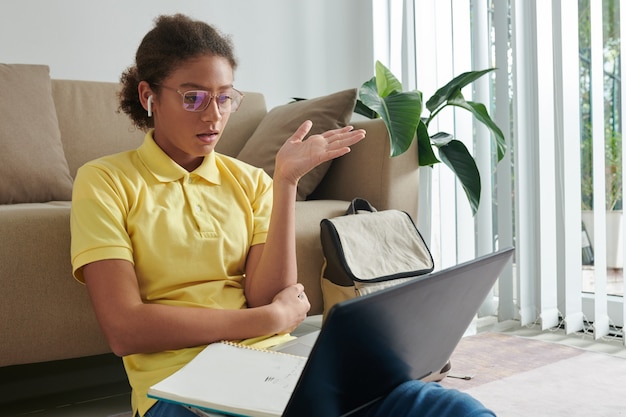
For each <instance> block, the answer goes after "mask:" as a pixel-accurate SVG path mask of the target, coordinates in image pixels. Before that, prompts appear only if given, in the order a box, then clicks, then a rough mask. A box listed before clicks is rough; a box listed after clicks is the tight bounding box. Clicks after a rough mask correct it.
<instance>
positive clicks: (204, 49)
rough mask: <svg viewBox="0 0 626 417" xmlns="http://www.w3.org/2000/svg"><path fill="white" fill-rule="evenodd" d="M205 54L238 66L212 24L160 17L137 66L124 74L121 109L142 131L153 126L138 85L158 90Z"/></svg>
mask: <svg viewBox="0 0 626 417" xmlns="http://www.w3.org/2000/svg"><path fill="white" fill-rule="evenodd" d="M202 55H214V56H219V57H223V58H226V59H227V60H228V62H229V63H230V65H231V67H232V68H233V70H235V68H236V67H237V60H236V58H235V56H234V52H233V45H232V42H231V40H230V38H229V37H226V36H224V35H222V34H221V33H220V32H219V31H218V30H216V29H215V28H214V27H212V26H211V25H209V24H207V23H205V22H202V21H198V20H192V19H190V18H189V17H187V16H185V15H182V14H175V15H172V16H159V17H157V18H156V19H155V26H154V28H153V29H152V30H151V31H150V32H148V33H147V34H146V36H144V38H143V40H142V41H141V44H140V45H139V48H138V49H137V53H136V55H135V65H133V66H131V67H129V68H127V69H126V70H125V71H124V72H123V73H122V76H121V78H120V81H121V83H122V90H121V91H120V92H119V100H120V107H119V110H121V111H123V112H124V113H126V114H127V115H128V116H129V117H130V118H131V120H132V121H133V123H134V124H135V126H137V127H138V128H139V129H142V130H147V129H150V128H152V127H154V122H153V120H152V118H150V117H148V115H147V113H146V111H145V109H144V108H143V106H142V105H141V102H140V101H139V92H138V89H137V88H138V86H139V82H140V81H146V82H148V83H149V84H150V85H151V86H153V88H155V89H156V90H157V91H158V84H159V83H161V81H163V80H164V79H165V78H167V77H168V76H169V75H170V74H171V73H172V72H173V71H175V70H176V69H177V68H178V67H179V66H180V65H182V64H183V63H184V62H185V61H187V60H189V59H192V58H196V57H199V56H202Z"/></svg>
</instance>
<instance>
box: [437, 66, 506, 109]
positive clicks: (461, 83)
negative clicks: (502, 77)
mask: <svg viewBox="0 0 626 417" xmlns="http://www.w3.org/2000/svg"><path fill="white" fill-rule="evenodd" d="M495 69H496V68H488V69H485V70H482V71H468V72H464V73H463V74H461V75H459V76H458V77H455V78H454V79H453V80H452V81H450V82H449V83H448V84H446V85H444V86H443V87H441V88H440V89H439V90H437V91H436V92H435V94H433V96H432V97H431V98H430V99H429V100H428V101H427V102H426V108H427V109H428V111H430V112H431V113H432V112H434V111H435V110H436V109H437V108H438V107H439V106H441V105H442V104H443V103H445V102H446V101H448V100H450V99H451V98H453V97H456V95H457V94H459V93H460V91H461V89H462V88H463V87H465V86H466V85H468V84H471V83H473V82H474V81H476V80H477V79H479V78H480V77H482V76H483V75H485V74H487V73H488V72H491V71H494V70H495Z"/></svg>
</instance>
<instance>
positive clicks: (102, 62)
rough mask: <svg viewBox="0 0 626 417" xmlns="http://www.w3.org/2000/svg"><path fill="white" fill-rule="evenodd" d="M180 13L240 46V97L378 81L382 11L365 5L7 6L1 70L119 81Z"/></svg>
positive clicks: (75, 2) (75, 0)
mask: <svg viewBox="0 0 626 417" xmlns="http://www.w3.org/2000/svg"><path fill="white" fill-rule="evenodd" d="M176 12H181V13H185V14H188V15H190V16H192V17H194V18H197V19H201V20H204V21H206V22H208V23H211V24H214V25H215V26H216V27H218V28H219V29H220V30H221V31H222V32H224V33H225V34H229V35H231V36H232V38H233V41H234V43H235V50H236V53H237V56H238V58H239V68H238V70H237V73H236V74H235V85H236V87H237V88H239V89H241V90H247V91H261V92H263V93H264V94H265V95H266V98H267V101H268V107H273V106H275V105H279V104H283V103H286V102H288V101H290V99H291V97H305V98H312V97H316V96H319V95H323V94H328V93H331V92H334V91H338V90H341V89H345V88H353V87H359V86H360V85H361V83H362V82H364V81H366V80H368V79H369V78H371V76H372V75H373V71H374V59H373V47H372V45H373V41H372V6H371V2H369V1H362V0H341V1H335V0H298V1H292V0H264V1H255V0H230V1H221V0H176V1H172V0H132V1H124V0H106V1H103V0H101V1H85V0H0V62H2V63H37V64H47V65H49V66H50V73H51V76H52V77H53V78H62V79H80V80H96V81H117V80H118V79H119V75H120V73H121V72H122V71H123V70H124V68H126V67H127V66H129V65H131V64H132V63H133V60H134V53H135V50H136V48H137V46H138V45H139V42H140V41H141V39H142V37H143V36H144V35H145V33H146V32H147V31H148V30H150V28H151V27H152V26H153V20H154V18H155V17H156V16H158V15H159V14H169V13H176Z"/></svg>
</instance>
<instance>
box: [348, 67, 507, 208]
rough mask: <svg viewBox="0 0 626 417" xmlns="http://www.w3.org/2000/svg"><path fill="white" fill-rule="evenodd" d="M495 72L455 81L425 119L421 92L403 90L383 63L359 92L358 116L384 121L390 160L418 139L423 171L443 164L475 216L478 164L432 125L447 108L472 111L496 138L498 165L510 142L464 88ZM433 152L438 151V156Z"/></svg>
mask: <svg viewBox="0 0 626 417" xmlns="http://www.w3.org/2000/svg"><path fill="white" fill-rule="evenodd" d="M494 69H495V68H491V69H486V70H482V71H470V72H466V73H463V74H461V75H459V76H458V77H456V78H454V79H453V80H452V81H450V82H449V83H448V84H446V85H445V86H443V87H441V88H440V89H439V90H437V92H436V93H435V94H434V95H433V96H432V97H431V98H430V99H429V100H428V101H427V102H426V109H428V111H429V115H428V116H427V117H424V116H423V115H422V110H423V107H424V106H423V101H422V93H421V92H420V91H417V90H415V91H402V84H401V83H400V81H398V79H397V78H396V77H395V76H394V75H393V74H392V73H391V71H389V69H388V68H386V67H385V66H384V65H383V64H382V63H380V62H376V75H375V76H374V77H373V78H372V79H371V80H369V81H367V82H365V83H364V84H363V85H362V86H361V88H360V90H359V99H358V100H357V105H356V108H355V111H356V112H357V113H359V114H361V115H364V116H366V117H369V118H376V117H380V118H381V119H382V120H383V121H384V122H385V125H386V126H387V130H388V131H389V138H390V141H391V156H392V157H393V156H397V155H400V154H402V153H404V152H406V151H407V149H409V146H410V145H411V143H412V142H413V139H414V138H417V147H418V153H419V156H418V161H419V165H420V166H432V165H434V164H436V163H440V162H443V163H444V164H445V165H447V166H448V167H449V168H450V169H452V171H453V172H454V174H455V175H456V177H457V178H458V179H459V181H460V183H461V185H462V186H463V189H464V190H465V193H466V195H467V198H468V200H469V203H470V206H471V208H472V214H476V211H477V210H478V206H479V203H480V190H481V183H480V173H479V171H478V167H477V166H476V162H475V160H474V158H473V157H472V155H471V154H470V153H469V151H468V150H467V147H466V146H465V145H464V144H463V142H461V141H459V140H457V139H455V138H454V137H453V135H451V134H449V133H446V132H437V133H435V134H433V135H431V134H430V132H429V131H428V129H429V125H430V122H431V121H432V120H433V119H434V118H435V117H436V116H437V115H438V114H439V112H441V111H442V110H443V109H444V108H446V107H448V106H455V107H458V108H462V109H465V110H468V111H469V112H471V113H472V115H473V116H474V117H475V118H476V120H478V121H479V122H481V123H483V124H484V125H485V126H487V128H488V129H489V130H490V131H491V132H492V133H493V139H494V144H495V148H496V151H497V160H498V162H499V161H500V160H501V159H502V158H503V157H504V153H505V151H506V143H505V139H504V135H503V134H502V131H501V130H500V129H499V128H498V126H496V124H495V123H494V122H493V120H491V117H490V116H489V113H488V112H487V109H486V108H485V106H484V105H483V104H481V103H476V102H472V101H466V100H465V98H464V97H463V94H462V93H461V89H463V87H465V86H467V85H468V84H471V83H472V82H474V81H476V80H477V79H478V78H480V77H482V76H483V75H485V74H487V73H488V72H490V71H493V70H494ZM434 148H437V150H438V152H437V153H438V156H439V158H438V157H437V155H435V152H434Z"/></svg>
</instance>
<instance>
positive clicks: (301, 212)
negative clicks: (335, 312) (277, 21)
mask: <svg viewBox="0 0 626 417" xmlns="http://www.w3.org/2000/svg"><path fill="white" fill-rule="evenodd" d="M44 68H45V71H43V70H42V69H41V68H35V71H34V73H36V74H34V75H32V76H30V75H28V74H29V71H31V70H32V69H33V68H32V66H23V67H20V66H17V70H16V66H7V65H4V66H2V65H0V91H2V95H3V97H4V98H1V97H0V110H1V111H0V117H2V119H3V120H2V122H1V123H0V141H2V142H4V143H3V145H2V146H3V149H5V151H4V152H7V151H6V149H9V151H8V152H11V149H12V148H11V146H13V152H16V153H19V152H22V151H23V149H22V148H20V147H19V146H22V145H23V144H22V143H18V144H17V145H18V146H17V147H16V143H15V140H16V139H15V135H16V134H18V133H20V134H24V135H26V134H27V133H28V134H31V136H30V137H29V138H27V139H19V140H24V142H32V141H39V140H42V139H41V136H42V133H41V132H39V133H38V134H32V133H33V132H30V131H29V132H26V131H27V130H29V128H30V125H29V123H30V124H34V123H35V122H40V121H41V120H43V119H44V118H45V117H44V116H45V115H43V112H44V110H45V109H32V107H33V106H34V105H35V104H34V103H33V102H32V101H33V100H35V101H37V102H40V101H45V100H46V99H47V98H48V97H47V96H46V94H50V97H49V99H50V103H52V104H53V109H54V114H52V115H51V117H49V119H50V120H49V122H51V123H52V125H54V123H55V122H56V123H58V132H59V137H60V141H61V142H60V143H61V145H59V147H58V149H61V151H62V152H61V155H58V152H57V153H56V154H55V149H56V148H55V147H54V146H53V145H54V144H52V145H51V144H50V143H45V144H42V145H38V147H37V148H36V149H34V150H32V149H29V152H31V155H33V157H32V158H31V157H30V156H29V158H28V159H27V163H31V164H33V166H30V167H29V168H28V169H29V170H30V171H28V172H39V171H44V175H43V176H42V177H41V179H40V180H39V181H45V180H53V181H55V180H57V179H59V180H62V181H65V182H66V183H67V181H66V180H67V179H66V178H64V176H65V174H64V173H62V174H54V173H46V172H45V167H46V166H47V165H49V164H52V163H53V162H54V161H52V160H53V159H54V158H57V159H59V157H60V160H61V163H60V165H61V168H62V169H66V170H67V172H69V177H73V176H74V175H75V173H76V170H77V169H78V168H79V167H80V166H81V165H82V164H83V163H85V162H87V161H89V160H91V159H93V158H96V157H98V156H101V155H105V154H110V153H114V152H119V151H122V150H126V149H132V148H134V147H137V146H138V145H139V144H140V142H141V141H142V140H143V135H144V134H143V132H140V131H137V130H136V129H134V128H133V127H132V126H131V124H130V122H129V120H128V119H127V117H126V116H125V115H123V114H119V113H118V112H117V101H116V91H117V89H118V85H117V84H116V83H102V82H86V81H68V80H51V81H50V80H49V78H46V77H44V76H42V71H43V73H45V75H46V76H47V74H48V73H47V67H44ZM3 71H4V73H3ZM16 74H17V75H16ZM35 76H37V77H40V78H43V80H40V81H41V82H40V83H39V84H38V85H39V87H38V88H37V89H36V90H33V91H29V90H28V88H29V85H30V84H33V81H32V79H33V78H35ZM16 77H17V80H16V79H15V78H16ZM20 77H21V78H20ZM20 82H22V83H23V84H24V85H20ZM16 83H17V85H16ZM46 83H47V84H46ZM45 85H48V90H47V91H46V90H45V89H43V90H42V88H44V87H45ZM42 86H44V87H42ZM50 86H51V88H50ZM33 88H34V87H33ZM7 90H14V94H13V95H11V94H10V91H7ZM31 94H33V95H31ZM20 99H25V100H28V102H27V103H26V104H25V105H26V107H27V108H28V111H27V114H26V115H24V114H23V111H22V112H21V113H19V114H18V113H16V112H15V108H14V107H15V106H18V107H19V103H16V100H18V101H19V100H20ZM2 100H5V101H6V100H12V101H10V102H9V103H8V106H9V107H7V103H4V107H3V104H2ZM324 100H326V101H324ZM328 100H333V97H332V96H328V97H326V98H325V99H323V100H322V101H321V102H320V103H318V107H317V108H316V106H314V105H308V103H307V104H300V103H294V104H286V105H285V106H282V108H281V109H275V110H273V111H272V112H270V113H267V110H266V107H265V101H264V98H263V96H262V95H261V94H258V93H246V97H245V99H244V102H243V104H242V106H241V108H240V110H239V111H238V112H236V113H233V114H232V115H231V119H230V122H229V125H228V127H227V130H226V131H225V132H224V134H223V137H222V140H221V142H220V144H219V147H218V151H220V152H222V153H226V154H228V155H232V156H238V155H239V154H240V153H241V152H242V149H243V148H244V147H245V145H246V143H247V141H248V139H249V138H251V137H253V136H255V131H256V132H257V133H259V132H258V129H257V127H258V126H259V125H260V124H261V123H262V122H263V121H264V120H266V121H267V120H268V119H270V118H271V117H273V118H274V121H273V122H274V125H276V122H277V120H278V129H279V130H280V129H281V128H283V129H284V128H285V126H282V125H281V121H285V123H286V124H288V122H287V121H286V114H287V113H293V112H294V111H295V110H297V109H298V107H292V108H287V106H297V105H300V106H301V107H302V108H303V109H304V110H303V113H302V115H299V114H296V115H293V114H292V116H294V119H297V120H298V121H300V120H303V119H302V118H303V117H308V116H309V115H310V114H311V111H313V112H318V113H319V111H318V109H319V106H320V105H321V106H326V105H327V104H328ZM307 101H309V100H307ZM310 101H311V102H314V101H313V100H310ZM307 106H309V107H310V108H308V109H307ZM292 109H295V110H292ZM35 110H36V111H37V113H35ZM49 110H50V109H48V111H49ZM11 111H13V112H14V113H15V114H10V112H11ZM306 111H309V114H308V115H307V113H306ZM7 112H8V113H9V114H8V115H7ZM350 113H351V112H350ZM20 115H21V116H20ZM314 116H315V115H314ZM350 116H351V114H350ZM20 117H21V120H20ZM324 117H326V116H324ZM16 123H26V124H24V125H22V126H15V124H16ZM353 124H354V126H355V127H357V128H364V129H366V130H367V137H366V139H364V140H363V141H362V142H361V143H359V144H357V145H355V146H354V147H353V149H352V152H350V153H349V154H347V155H345V156H344V157H342V158H340V159H338V160H336V161H333V163H332V164H331V165H330V167H325V169H326V168H327V169H328V170H327V171H326V172H323V173H322V174H321V176H320V178H318V180H316V181H315V184H314V185H315V187H314V190H313V191H312V192H310V193H309V194H308V195H307V196H306V200H305V201H298V203H297V227H296V228H297V253H298V270H299V272H298V273H299V280H300V282H302V283H303V284H304V285H305V287H306V290H307V294H308V296H309V299H310V301H311V304H312V309H311V314H319V313H321V312H322V309H323V300H322V295H321V290H320V284H319V278H320V271H321V266H322V260H323V259H322V251H321V246H320V242H319V222H320V220H321V219H323V218H325V217H332V216H338V215H341V214H342V213H343V211H345V209H346V208H347V206H348V201H349V200H351V199H352V198H355V197H363V198H366V199H368V200H369V201H370V202H371V203H372V204H373V205H374V206H375V207H377V208H378V209H385V208H389V207H393V208H399V209H402V210H405V211H407V212H409V213H410V214H411V215H412V216H414V217H415V216H416V215H417V188H418V174H417V152H416V151H415V150H411V151H409V152H407V153H406V154H404V155H403V156H401V157H396V158H390V157H389V156H388V155H389V144H388V142H389V139H388V136H387V132H386V129H385V126H384V124H383V123H382V122H381V121H380V120H364V121H358V122H354V123H353ZM7 126H10V127H11V129H12V130H9V132H8V133H7V132H6V131H5V132H4V133H3V132H2V130H3V129H5V130H6V129H7ZM274 127H276V126H274ZM270 130H271V129H270ZM258 136H259V135H258V134H257V135H256V137H257V139H256V140H257V141H258V142H257V145H255V147H256V146H258V147H259V152H261V149H264V150H265V151H267V149H269V148H271V146H270V142H271V140H269V139H265V138H261V140H259V139H258ZM12 140H13V141H14V143H12V145H11V144H10V141H12ZM280 140H284V138H282V137H281V138H280ZM6 144H9V145H6ZM5 145H6V146H5ZM24 146H25V145H24ZM270 150H271V149H270ZM248 151H250V148H249V147H248ZM35 153H43V162H37V159H36V158H34V154H35ZM248 154H249V155H250V152H248ZM252 154H254V152H252ZM19 157H20V156H19V155H17V156H14V155H11V156H7V155H6V154H5V157H4V160H2V157H0V164H2V165H3V167H0V174H1V175H3V177H4V179H3V181H6V178H7V177H9V178H10V181H8V182H5V184H4V186H3V188H2V189H0V194H1V193H2V192H4V193H5V194H7V193H8V197H7V196H5V197H4V198H5V201H3V202H2V204H1V205H0V233H1V234H2V236H1V237H0V288H2V295H1V296H0V297H1V301H0V317H1V321H0V335H1V336H0V338H1V339H2V341H1V342H0V371H1V370H2V369H3V368H2V367H5V368H6V367H10V366H16V365H21V364H32V363H40V362H48V361H56V360H62V359H70V358H81V357H89V356H93V355H101V354H105V353H109V352H110V350H109V347H108V346H107V343H106V341H105V340H104V338H103V336H102V334H101V332H100V329H99V327H98V324H97V322H96V320H95V317H94V314H93V312H92V309H91V306H90V302H89V299H88V297H87V293H86V291H85V287H84V286H83V285H81V284H79V283H78V282H77V281H75V280H74V279H73V278H72V273H71V265H70V252H69V251H70V231H69V213H70V201H69V200H70V197H69V195H68V193H67V190H65V191H63V190H61V191H60V192H59V193H57V194H56V196H55V195H54V193H53V195H52V196H51V197H50V196H48V197H47V196H45V195H44V196H43V197H39V200H42V201H27V202H20V201H19V198H16V197H15V196H13V195H12V194H11V193H12V192H13V190H12V188H13V187H14V184H16V185H15V187H17V186H18V185H19V187H23V186H24V185H23V184H21V185H20V184H19V182H20V181H21V180H22V179H23V178H22V177H23V176H24V173H23V172H22V173H17V172H15V171H16V169H18V168H20V169H21V167H18V168H16V167H15V166H13V167H11V164H12V163H13V162H14V160H15V159H16V158H17V159H19ZM63 161H66V168H63ZM23 163H24V162H21V164H23ZM7 166H8V167H7ZM3 169H4V171H3ZM33 170H34V171H33ZM28 177H29V178H30V176H28ZM69 184H70V185H69V187H71V178H69ZM35 185H37V184H35ZM61 185H62V187H61V188H63V187H65V188H67V187H68V185H67V184H65V185H64V184H61ZM46 187H47V186H46ZM46 187H44V188H45V189H44V190H43V192H44V194H45V193H46V192H47V191H46V190H48V189H49V188H46ZM50 187H52V186H50ZM59 195H60V196H61V198H59V197H58V196H59ZM27 197H28V196H27ZM7 198H8V200H7ZM48 198H51V199H53V200H55V201H43V200H47V199H48ZM28 199H29V198H26V200H28ZM33 199H34V200H37V198H30V200H33ZM1 376H2V374H1V373H0V377H1ZM2 382H7V381H0V386H1V385H2V384H1V383H2Z"/></svg>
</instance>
